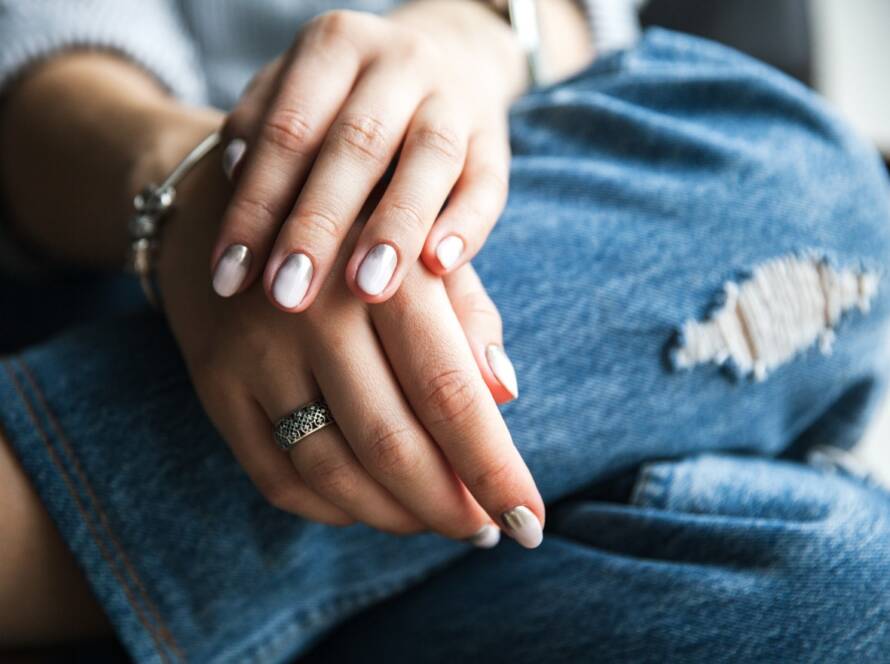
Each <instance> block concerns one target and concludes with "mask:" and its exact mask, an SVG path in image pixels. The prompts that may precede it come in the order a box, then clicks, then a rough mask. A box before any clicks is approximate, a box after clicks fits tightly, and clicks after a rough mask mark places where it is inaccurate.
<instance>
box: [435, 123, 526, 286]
mask: <svg viewBox="0 0 890 664" xmlns="http://www.w3.org/2000/svg"><path fill="white" fill-rule="evenodd" d="M509 173H510V144H509V142H508V135H507V131H506V128H502V127H498V128H497V129H496V130H494V131H491V130H489V131H484V132H478V133H476V134H474V135H473V136H472V137H471V138H470V143H469V146H468V147H467V158H466V162H465V165H464V170H463V173H462V174H461V176H460V178H459V179H458V181H457V183H456V184H455V185H454V188H453V189H452V191H451V196H450V197H449V199H448V204H447V205H446V206H445V209H444V210H443V211H442V212H441V213H440V214H439V218H438V219H437V220H436V223H435V224H433V227H432V229H431V230H430V233H429V235H428V236H427V239H426V243H425V244H424V248H423V253H422V254H421V257H422V259H423V262H424V265H426V266H427V268H428V269H429V270H430V271H432V272H433V273H434V274H438V275H444V274H446V273H448V272H453V271H454V270H455V269H456V268H458V267H459V266H461V265H463V264H464V263H466V262H467V261H469V260H470V259H472V258H473V256H475V255H476V252H478V251H479V249H481V248H482V245H483V244H485V240H486V239H487V238H488V234H489V233H490V232H491V229H492V228H494V225H495V223H497V220H498V217H499V216H500V214H501V212H502V211H503V209H504V204H505V203H506V201H507V183H508V178H509Z"/></svg>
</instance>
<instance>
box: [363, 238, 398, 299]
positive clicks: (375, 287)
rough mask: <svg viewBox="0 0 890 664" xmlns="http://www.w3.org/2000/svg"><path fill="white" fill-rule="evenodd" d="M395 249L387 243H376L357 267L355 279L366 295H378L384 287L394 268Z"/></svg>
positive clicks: (395, 259)
mask: <svg viewBox="0 0 890 664" xmlns="http://www.w3.org/2000/svg"><path fill="white" fill-rule="evenodd" d="M397 259H398V257H397V256H396V250H395V249H393V248H392V247H391V246H390V245H388V244H378V245H377V246H376V247H374V248H373V249H371V251H369V252H368V255H367V256H365V260H363V261H362V264H361V265H360V266H359V268H358V274H357V275H356V276H355V281H356V283H357V284H358V287H359V288H361V289H362V291H364V292H365V293H367V294H368V295H379V294H380V293H382V292H383V289H384V288H386V286H387V284H388V283H389V280H390V279H392V273H393V272H395V269H396V261H397Z"/></svg>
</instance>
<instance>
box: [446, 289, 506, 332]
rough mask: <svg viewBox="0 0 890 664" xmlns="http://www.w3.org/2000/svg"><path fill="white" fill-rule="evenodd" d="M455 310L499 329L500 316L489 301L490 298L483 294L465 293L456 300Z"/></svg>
mask: <svg viewBox="0 0 890 664" xmlns="http://www.w3.org/2000/svg"><path fill="white" fill-rule="evenodd" d="M455 309H459V310H460V311H462V312H465V313H467V314H470V315H471V316H474V317H476V318H480V319H485V320H487V321H489V322H490V323H492V324H494V325H496V326H497V327H500V325H501V315H500V313H499V312H498V310H497V307H495V306H494V303H493V302H492V301H491V298H489V297H488V295H486V294H484V293H466V294H464V295H461V296H460V297H459V298H458V302H457V303H456V306H455Z"/></svg>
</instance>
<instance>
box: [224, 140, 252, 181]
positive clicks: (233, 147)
mask: <svg viewBox="0 0 890 664" xmlns="http://www.w3.org/2000/svg"><path fill="white" fill-rule="evenodd" d="M246 150H247V143H245V142H244V141H243V140H241V139H240V138H233V139H232V140H231V142H229V144H228V145H227V146H226V149H225V150H223V155H222V167H223V172H224V173H225V174H226V177H227V178H229V179H230V180H231V179H232V175H233V174H234V173H235V168H237V166H238V162H240V161H241V158H242V157H243V156H244V152H245V151H246Z"/></svg>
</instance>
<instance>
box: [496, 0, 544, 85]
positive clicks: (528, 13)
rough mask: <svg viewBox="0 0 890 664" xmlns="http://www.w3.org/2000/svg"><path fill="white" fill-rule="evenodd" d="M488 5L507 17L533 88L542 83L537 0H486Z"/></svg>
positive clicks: (542, 72)
mask: <svg viewBox="0 0 890 664" xmlns="http://www.w3.org/2000/svg"><path fill="white" fill-rule="evenodd" d="M487 3H488V5H489V6H490V7H491V8H492V9H494V10H495V11H496V12H497V13H499V14H500V15H501V16H502V17H503V18H505V19H507V22H508V23H509V24H510V27H511V28H513V34H514V35H515V37H516V40H517V41H518V42H519V46H520V48H521V49H522V53H523V55H524V56H525V62H526V67H527V68H528V78H529V81H530V82H531V85H532V87H533V88H536V87H538V86H540V85H542V84H543V83H545V80H544V67H543V63H542V58H541V31H540V29H539V24H540V21H539V19H538V0H487Z"/></svg>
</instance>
